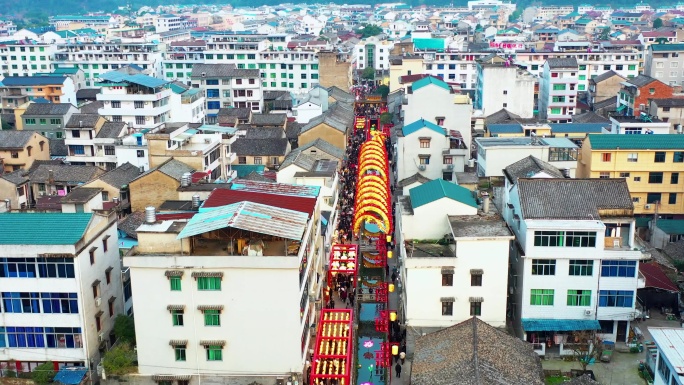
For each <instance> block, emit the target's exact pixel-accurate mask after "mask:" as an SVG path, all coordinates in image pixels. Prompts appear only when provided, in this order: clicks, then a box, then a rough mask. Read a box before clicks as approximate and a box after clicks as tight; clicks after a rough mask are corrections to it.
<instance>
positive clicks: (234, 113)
mask: <svg viewBox="0 0 684 385" xmlns="http://www.w3.org/2000/svg"><path fill="white" fill-rule="evenodd" d="M250 113H251V110H250V109H249V108H221V109H219V111H218V118H219V123H233V121H232V120H231V121H228V120H226V121H223V120H222V119H221V118H224V119H226V118H229V117H230V118H238V119H243V120H246V119H249V114H250Z"/></svg>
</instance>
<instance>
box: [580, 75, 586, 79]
mask: <svg viewBox="0 0 684 385" xmlns="http://www.w3.org/2000/svg"><path fill="white" fill-rule="evenodd" d="M579 80H587V75H580V76H579Z"/></svg>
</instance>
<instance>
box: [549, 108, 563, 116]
mask: <svg viewBox="0 0 684 385" xmlns="http://www.w3.org/2000/svg"><path fill="white" fill-rule="evenodd" d="M560 113H561V109H560V108H552V109H551V114H553V115H560Z"/></svg>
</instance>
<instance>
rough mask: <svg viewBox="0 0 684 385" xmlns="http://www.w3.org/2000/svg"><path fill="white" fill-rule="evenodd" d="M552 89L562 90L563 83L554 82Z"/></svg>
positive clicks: (563, 87)
mask: <svg viewBox="0 0 684 385" xmlns="http://www.w3.org/2000/svg"><path fill="white" fill-rule="evenodd" d="M553 90H554V91H563V90H565V84H554V85H553Z"/></svg>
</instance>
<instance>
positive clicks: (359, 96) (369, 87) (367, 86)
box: [351, 82, 378, 100]
mask: <svg viewBox="0 0 684 385" xmlns="http://www.w3.org/2000/svg"><path fill="white" fill-rule="evenodd" d="M377 89H378V84H377V83H376V82H364V83H362V84H359V85H356V86H354V87H352V89H351V92H352V93H353V94H354V96H355V97H356V100H363V99H365V98H366V96H368V95H372V94H374V93H375V91H377Z"/></svg>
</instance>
